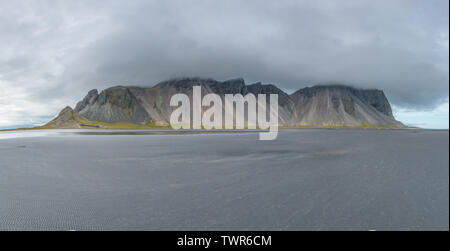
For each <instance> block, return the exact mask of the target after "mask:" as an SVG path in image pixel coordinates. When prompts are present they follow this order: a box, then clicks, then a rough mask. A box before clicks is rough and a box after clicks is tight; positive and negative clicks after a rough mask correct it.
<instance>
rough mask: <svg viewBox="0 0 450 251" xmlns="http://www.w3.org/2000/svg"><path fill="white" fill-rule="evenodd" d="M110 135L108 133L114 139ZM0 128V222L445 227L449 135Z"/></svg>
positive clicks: (14, 225) (62, 226) (87, 226)
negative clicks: (264, 137)
mask: <svg viewBox="0 0 450 251" xmlns="http://www.w3.org/2000/svg"><path fill="white" fill-rule="evenodd" d="M118 134H119V135H118ZM257 139H258V134H257V133H255V132H243V133H237V134H236V133H229V132H222V133H208V134H203V133H201V134H199V133H195V134H182V135H171V134H169V133H168V132H166V131H165V130H158V131H151V132H148V131H120V132H119V131H97V130H95V131H91V130H48V131H22V132H20V131H18V132H0V229H1V230H448V229H449V167H448V166H449V157H448V156H449V155H448V150H449V135H448V131H426V130H282V131H281V132H280V134H279V136H278V139H277V140H275V141H258V140H257Z"/></svg>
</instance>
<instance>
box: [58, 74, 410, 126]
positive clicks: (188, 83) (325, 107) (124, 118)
mask: <svg viewBox="0 0 450 251" xmlns="http://www.w3.org/2000/svg"><path fill="white" fill-rule="evenodd" d="M193 86H201V87H202V96H204V95H206V94H208V93H216V94H219V95H221V96H222V97H223V96H224V94H238V93H239V94H242V95H244V96H245V95H246V94H248V93H252V94H255V95H257V94H278V103H279V124H280V125H281V126H362V125H373V126H398V127H400V126H403V125H402V123H400V122H399V121H397V120H395V118H394V116H393V115H392V110H391V106H390V104H389V101H388V100H387V98H386V96H385V95H384V93H383V91H380V90H363V89H356V88H352V87H348V86H344V85H328V86H315V87H310V88H304V89H301V90H298V91H297V92H295V93H293V94H291V95H288V94H287V93H285V92H283V91H282V90H280V89H279V88H277V87H276V86H274V85H263V84H261V83H255V84H251V85H246V84H245V82H244V80H243V79H233V80H228V81H224V82H220V81H216V80H212V79H200V78H186V79H174V80H169V81H164V82H161V83H159V84H157V85H156V86H154V87H151V88H140V87H123V86H117V87H112V88H109V89H106V90H104V91H102V92H101V93H100V94H98V91H97V90H92V91H90V92H89V93H88V94H87V96H86V97H85V98H84V99H83V100H82V101H80V102H79V103H78V104H77V106H76V107H75V110H74V111H73V112H75V113H76V114H79V116H80V117H82V118H83V119H86V120H87V121H95V122H104V123H115V122H126V123H133V124H141V125H142V124H148V123H152V124H154V125H159V126H167V125H169V120H170V115H171V113H172V111H173V110H174V109H176V107H170V98H171V97H172V96H173V95H174V94H177V93H184V94H186V95H188V96H190V97H191V96H192V90H193V89H192V87H193ZM66 109H67V108H66ZM204 109H208V107H206V108H204ZM61 118H62V117H61ZM64 118H65V117H64ZM52 122H53V124H55V121H52ZM65 126H69V125H65ZM78 127H79V126H78ZM78 127H77V125H73V128H78Z"/></svg>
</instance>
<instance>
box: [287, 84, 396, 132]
mask: <svg viewBox="0 0 450 251" xmlns="http://www.w3.org/2000/svg"><path fill="white" fill-rule="evenodd" d="M291 98H292V99H293V100H294V103H295V112H296V114H297V116H298V119H299V120H298V121H297V122H296V124H297V125H317V126H360V125H361V124H369V125H374V126H403V125H402V123H400V122H399V121H397V120H395V118H394V116H393V115H392V110H391V106H390V104H389V102H388V100H387V98H386V96H385V95H384V93H383V92H382V91H380V90H361V89H355V88H351V87H348V86H342V85H330V86H316V87H312V88H304V89H301V90H299V91H297V92H295V93H294V94H292V95H291Z"/></svg>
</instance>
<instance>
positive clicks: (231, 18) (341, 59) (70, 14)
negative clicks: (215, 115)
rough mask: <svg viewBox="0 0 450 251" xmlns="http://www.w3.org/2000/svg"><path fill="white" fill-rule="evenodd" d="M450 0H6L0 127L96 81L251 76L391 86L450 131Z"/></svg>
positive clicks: (418, 117)
mask: <svg viewBox="0 0 450 251" xmlns="http://www.w3.org/2000/svg"><path fill="white" fill-rule="evenodd" d="M448 4H449V3H448V0H384V1H383V0H376V1H374V0H320V1H317V0H310V1H309V0H308V1H303V0H296V1H273V0H267V1H262V0H254V1H252V0H245V1H244V0H236V1H234V0H222V1H221V0H214V1H206V0H204V1H201V0H198V1H193V0H182V1H181V0H180V1H173V0H169V1H167V0H161V1H150V0H145V1H132V0H130V1H123V0H117V1H108V0H102V1H98V0H91V1H83V0H77V1H69V0H64V1H58V0H48V1H45V0H34V1H22V0H0V128H7V127H16V126H22V125H25V126H30V125H35V124H40V123H44V122H47V121H48V120H49V119H51V118H52V117H54V116H55V115H56V114H57V113H58V112H59V110H61V109H62V108H64V107H65V106H66V105H71V106H74V105H75V104H76V102H77V101H78V100H80V99H82V98H83V97H84V96H85V95H86V93H87V92H88V91H89V90H90V89H93V88H97V89H104V88H107V87H110V86H113V85H119V84H121V85H139V86H153V85H154V84H156V83H158V82H160V81H162V80H166V79H169V78H174V77H194V76H198V77H208V78H214V79H218V80H226V79H230V78H236V77H243V78H244V79H245V80H246V81H247V82H248V83H250V82H256V81H261V82H263V83H272V84H276V85H277V86H279V87H280V88H282V89H283V90H285V91H286V92H288V93H290V92H293V91H295V90H297V89H300V88H303V87H305V86H311V85H314V84H318V83H327V82H340V83H346V84H350V85H353V86H356V87H361V88H378V89H382V90H384V91H385V93H386V95H387V96H388V98H389V100H390V101H391V103H392V104H393V107H394V111H395V114H396V115H397V117H398V118H399V119H400V120H402V121H403V122H405V123H406V124H408V125H417V126H422V127H430V128H448V113H449V110H448V106H449V105H448V99H449V71H448V67H449V32H448V30H449V27H448V23H449V5H448Z"/></svg>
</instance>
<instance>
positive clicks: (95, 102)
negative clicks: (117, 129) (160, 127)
mask: <svg viewBox="0 0 450 251" xmlns="http://www.w3.org/2000/svg"><path fill="white" fill-rule="evenodd" d="M75 111H76V112H78V113H79V114H80V115H82V116H83V117H85V118H86V119H88V120H90V121H98V122H106V123H116V122H127V123H136V124H146V123H149V122H150V116H149V115H148V113H147V112H146V110H145V109H144V107H143V106H142V105H141V103H140V101H139V100H138V99H137V98H136V97H135V96H134V95H133V93H132V92H131V91H130V89H129V88H127V87H122V86H118V87H113V88H109V89H106V90H104V91H102V92H101V93H100V94H98V92H97V90H92V91H90V92H89V93H88V95H87V96H86V97H85V98H84V99H83V100H82V101H81V102H79V103H78V104H77V106H76V107H75Z"/></svg>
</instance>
